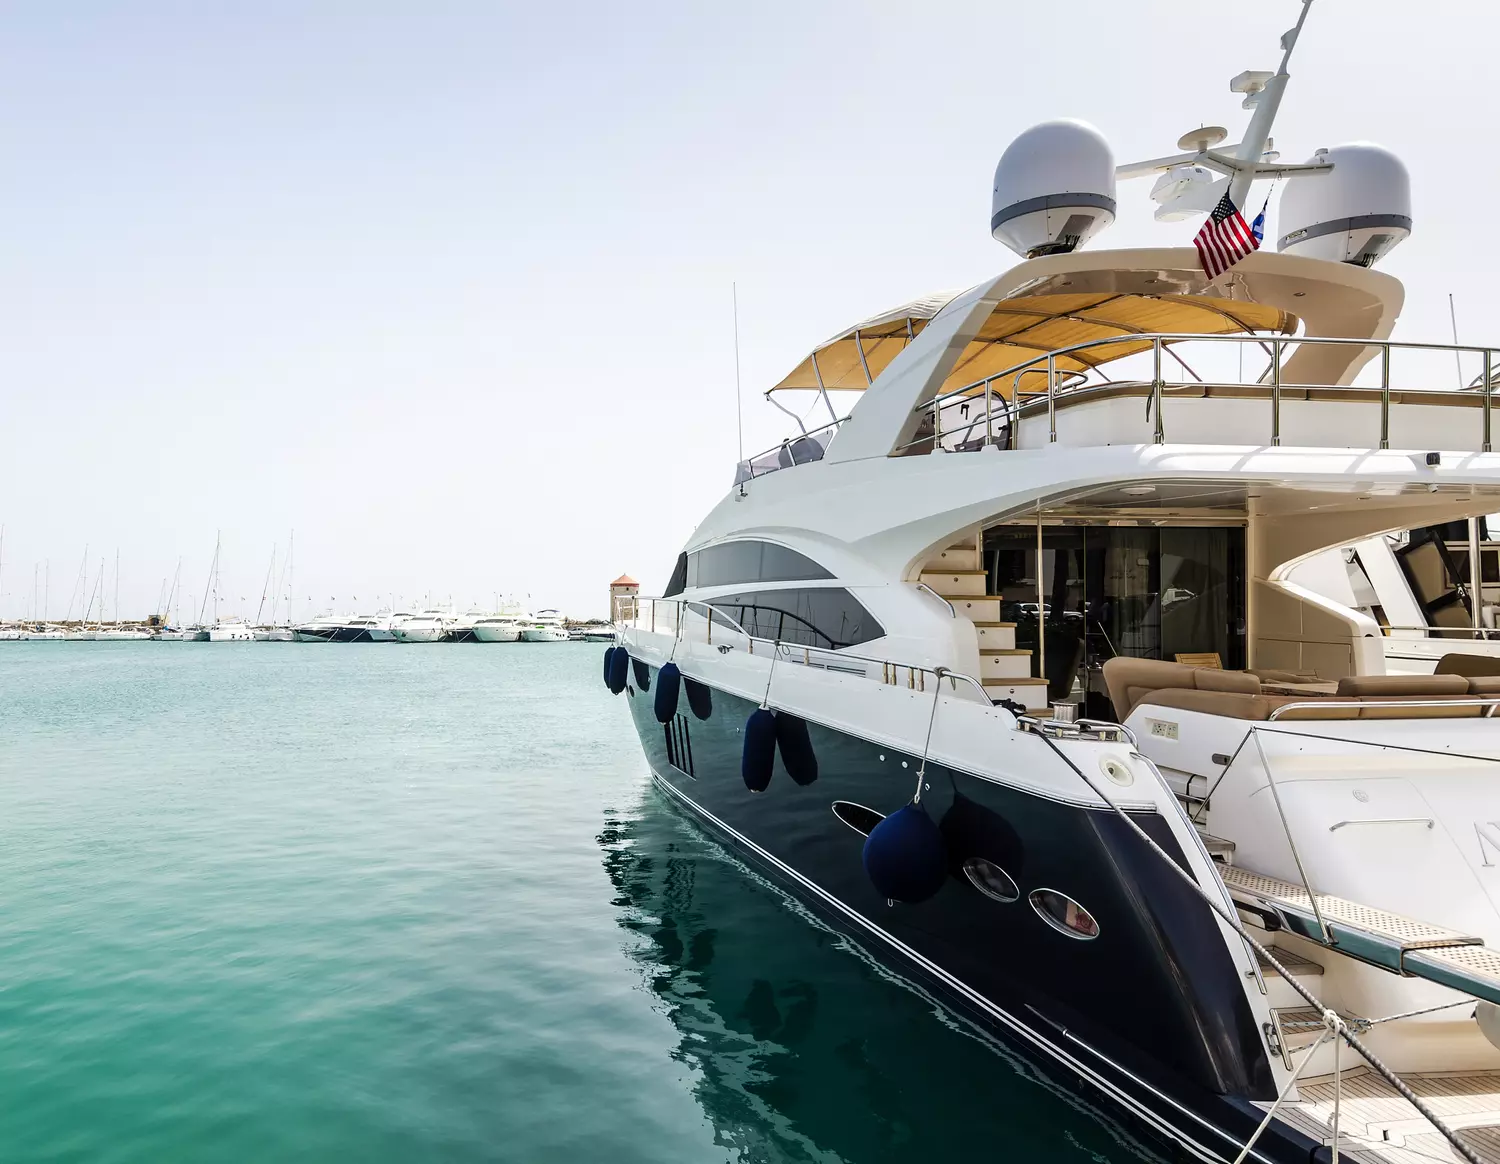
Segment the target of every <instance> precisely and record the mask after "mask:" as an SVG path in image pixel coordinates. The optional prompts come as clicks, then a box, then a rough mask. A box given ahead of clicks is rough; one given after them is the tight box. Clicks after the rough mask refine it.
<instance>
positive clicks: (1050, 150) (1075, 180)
mask: <svg viewBox="0 0 1500 1164" xmlns="http://www.w3.org/2000/svg"><path fill="white" fill-rule="evenodd" d="M990 206H991V214H990V233H991V234H992V235H994V237H995V238H996V239H998V240H999V241H1000V242H1003V243H1004V244H1005V245H1006V246H1008V247H1009V248H1010V249H1011V250H1013V251H1015V252H1016V253H1017V254H1018V255H1024V256H1025V257H1026V258H1028V259H1034V258H1036V257H1037V256H1038V255H1055V254H1063V253H1065V252H1067V251H1071V250H1073V249H1074V248H1075V247H1078V246H1081V245H1083V243H1084V242H1085V241H1087V240H1088V239H1089V238H1090V237H1091V236H1092V235H1094V234H1096V233H1097V232H1099V231H1100V230H1103V229H1104V228H1105V227H1106V226H1108V225H1109V224H1110V223H1112V222H1113V221H1114V220H1115V158H1114V154H1113V153H1111V152H1110V148H1109V143H1108V142H1107V141H1105V140H1104V135H1103V134H1101V133H1100V132H1099V131H1098V130H1097V129H1095V128H1094V127H1093V126H1092V125H1090V124H1088V122H1086V121H1071V120H1068V121H1044V122H1042V124H1040V125H1034V126H1032V127H1031V128H1030V129H1028V130H1026V131H1025V132H1024V133H1022V134H1021V136H1020V137H1018V138H1016V140H1015V141H1013V142H1011V143H1010V145H1009V146H1007V147H1006V150H1005V153H1003V154H1001V155H1000V164H999V165H998V166H996V167H995V190H994V198H993V201H992V202H991V204H990Z"/></svg>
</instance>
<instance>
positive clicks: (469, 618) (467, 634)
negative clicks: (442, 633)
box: [448, 610, 493, 643]
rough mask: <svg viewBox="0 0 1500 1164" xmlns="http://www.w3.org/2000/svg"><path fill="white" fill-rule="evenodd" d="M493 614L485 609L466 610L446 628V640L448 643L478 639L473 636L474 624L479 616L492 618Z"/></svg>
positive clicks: (471, 641) (476, 640)
mask: <svg viewBox="0 0 1500 1164" xmlns="http://www.w3.org/2000/svg"><path fill="white" fill-rule="evenodd" d="M492 617H493V614H492V612H490V611H485V610H467V611H465V612H464V613H463V614H461V615H459V616H458V617H457V618H455V619H454V620H453V625H452V626H450V627H449V628H448V641H449V642H450V643H475V642H478V641H479V640H478V639H477V638H475V637H474V624H475V623H477V622H478V621H479V620H480V619H481V618H492Z"/></svg>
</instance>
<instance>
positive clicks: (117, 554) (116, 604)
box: [115, 546, 120, 622]
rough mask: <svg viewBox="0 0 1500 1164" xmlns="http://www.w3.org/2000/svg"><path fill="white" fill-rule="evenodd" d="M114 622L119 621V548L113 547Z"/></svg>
mask: <svg viewBox="0 0 1500 1164" xmlns="http://www.w3.org/2000/svg"><path fill="white" fill-rule="evenodd" d="M115 621H116V622H119V621H120V547H119V546H116V547H115Z"/></svg>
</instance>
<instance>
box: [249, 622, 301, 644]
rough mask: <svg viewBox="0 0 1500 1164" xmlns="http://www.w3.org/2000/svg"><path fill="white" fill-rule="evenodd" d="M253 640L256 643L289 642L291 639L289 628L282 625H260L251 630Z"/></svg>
mask: <svg viewBox="0 0 1500 1164" xmlns="http://www.w3.org/2000/svg"><path fill="white" fill-rule="evenodd" d="M252 634H253V635H254V637H255V641H256V642H258V643H289V642H292V641H293V636H292V632H291V629H290V628H288V627H284V626H272V627H262V628H261V629H260V630H257V631H253V632H252Z"/></svg>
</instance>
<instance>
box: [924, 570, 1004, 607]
mask: <svg viewBox="0 0 1500 1164" xmlns="http://www.w3.org/2000/svg"><path fill="white" fill-rule="evenodd" d="M921 580H922V583H923V584H924V585H926V586H931V587H932V588H933V589H934V590H936V591H937V592H938V593H939V594H941V595H942V596H943V597H944V598H948V599H950V600H951V598H952V597H953V596H954V595H956V594H958V595H963V596H964V597H966V598H969V597H975V596H978V597H981V598H983V597H984V596H985V591H986V590H988V589H989V586H990V576H989V574H988V573H986V572H985V571H984V570H934V569H931V568H930V567H925V566H924V567H923V568H922V578H921Z"/></svg>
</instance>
